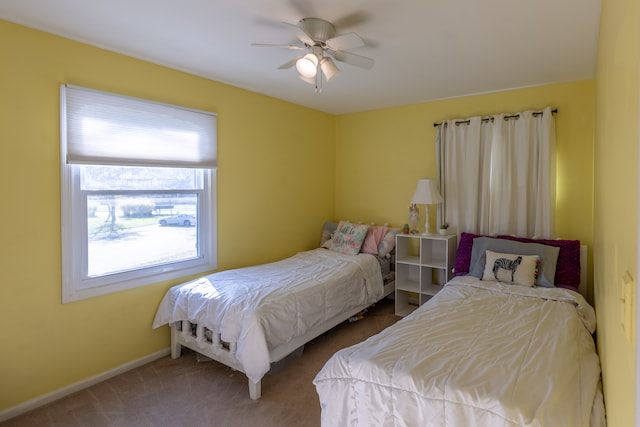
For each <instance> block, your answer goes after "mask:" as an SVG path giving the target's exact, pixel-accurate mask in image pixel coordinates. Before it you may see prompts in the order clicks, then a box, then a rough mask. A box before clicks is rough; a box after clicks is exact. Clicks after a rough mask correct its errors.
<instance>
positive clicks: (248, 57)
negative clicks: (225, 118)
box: [0, 0, 600, 114]
mask: <svg viewBox="0 0 640 427" xmlns="http://www.w3.org/2000/svg"><path fill="white" fill-rule="evenodd" d="M599 16H600V0H535V1H524V0H322V1H313V0H109V1H96V0H0V18H2V19H5V20H7V21H12V22H16V23H19V24H23V25H26V26H28V27H32V28H36V29H40V30H44V31H47V32H50V33H53V34H58V35H61V36H64V37H68V38H70V39H74V40H78V41H82V42H85V43H88V44H91V45H95V46H99V47H102V48H105V49H108V50H112V51H116V52H120V53H123V54H126V55H130V56H134V57H137V58H141V59H145V60H148V61H151V62H154V63H157V64H161V65H165V66H167V67H171V68H175V69H178V70H182V71H186V72H189V73H192V74H196V75H199V76H203V77H207V78H210V79H213V80H217V81H220V82H223V83H227V84H230V85H233V86H237V87H240V88H244V89H248V90H251V91H254V92H258V93H262V94H265V95H269V96H272V97H275V98H279V99H283V100H286V101H290V102H293V103H295V104H300V105H304V106H307V107H310V108H313V109H317V110H321V111H325V112H329V113H333V114H343V113H350V112H358V111H367V110H373V109H379V108H385V107H393V106H399V105H408V104H416V103H421V102H427V101H432V100H437V99H444V98H451V97H458V96H465V95H471V94H478V93H486V92H494V91H501V90H508V89H514V88H521V87H527V86H536V85H542V84H549V83H558V82H567V81H575V80H582V79H590V78H593V77H594V73H595V57H596V49H597V38H598V25H599ZM305 17H316V18H322V19H325V20H327V21H330V22H332V23H334V24H335V26H336V29H337V34H343V33H346V32H355V33H357V34H358V35H359V36H360V37H361V38H362V39H364V41H365V43H366V45H365V46H364V47H360V48H356V49H353V50H351V52H353V53H357V54H359V55H363V56H368V57H371V58H373V59H375V65H374V66H373V68H372V69H371V70H363V69H360V68H357V67H354V66H351V65H349V64H344V63H338V66H339V68H340V69H341V70H342V73H340V74H339V75H338V76H337V77H335V78H334V79H333V80H331V82H330V83H325V84H324V89H323V91H322V93H319V94H317V93H315V92H314V88H313V86H311V85H309V84H307V83H304V82H303V81H302V80H300V79H299V78H298V77H297V73H296V70H295V67H294V68H290V69H287V70H279V69H278V67H279V66H280V65H282V64H283V63H285V62H287V61H288V60H290V59H292V58H294V57H295V56H297V55H299V51H295V50H288V49H282V48H272V47H255V46H251V43H273V44H293V43H297V44H300V42H299V41H298V40H297V39H296V38H295V36H294V34H293V32H292V31H291V29H290V28H288V27H287V26H285V25H282V24H281V22H287V23H291V24H296V23H297V22H298V21H299V20H300V19H301V18H305Z"/></svg>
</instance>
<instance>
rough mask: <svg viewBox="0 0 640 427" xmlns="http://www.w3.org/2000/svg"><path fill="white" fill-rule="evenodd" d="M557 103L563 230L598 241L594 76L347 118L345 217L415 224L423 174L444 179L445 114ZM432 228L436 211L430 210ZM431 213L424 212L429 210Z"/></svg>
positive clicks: (342, 174) (340, 212) (341, 171)
mask: <svg viewBox="0 0 640 427" xmlns="http://www.w3.org/2000/svg"><path fill="white" fill-rule="evenodd" d="M546 106H551V107H553V108H557V109H558V111H559V113H558V114H556V116H555V117H556V136H557V153H558V154H557V156H558V158H557V171H558V186H557V224H556V229H557V235H558V236H559V237H563V238H567V239H580V240H581V241H582V242H583V243H584V244H586V245H589V246H590V245H591V243H592V237H593V236H592V233H593V232H592V221H593V217H592V206H593V196H592V195H593V184H592V183H593V143H594V142H593V120H594V108H595V107H594V82H593V81H592V80H587V81H579V82H573V83H565V84H556V85H548V86H541V87H535V88H528V89H521V90H512V91H506V92H498V93H492V94H486V95H478V96H469V97H464V98H455V99H448V100H444V101H438V102H429V103H424V104H418V105H409V106H405V107H399V108H391V109H385V110H377V111H370V112H364V113H356V114H349V115H343V116H339V117H338V118H337V138H336V150H337V153H336V154H337V156H336V181H337V183H338V186H337V188H336V215H337V219H349V220H352V221H363V222H377V223H385V222H387V223H390V224H393V225H396V226H401V225H402V224H404V223H406V222H408V207H409V201H410V200H411V196H412V195H413V191H414V190H415V186H416V182H417V180H418V178H421V177H432V178H437V173H436V159H435V137H436V128H435V127H434V126H433V123H434V122H441V121H442V120H443V119H454V118H465V117H470V116H477V115H480V116H484V115H490V114H494V113H503V112H518V111H524V110H529V109H543V108H544V107H546ZM430 214H431V215H430V216H431V217H432V219H431V226H432V227H435V226H436V225H435V224H436V219H435V217H436V209H435V208H433V209H430ZM421 215H423V213H421Z"/></svg>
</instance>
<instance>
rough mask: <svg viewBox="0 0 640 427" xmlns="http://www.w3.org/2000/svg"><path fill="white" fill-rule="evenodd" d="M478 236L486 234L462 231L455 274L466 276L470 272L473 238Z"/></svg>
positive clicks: (454, 266) (454, 268)
mask: <svg viewBox="0 0 640 427" xmlns="http://www.w3.org/2000/svg"><path fill="white" fill-rule="evenodd" d="M476 237H484V236H483V235H482V234H473V233H465V232H462V233H460V243H458V252H456V262H455V264H454V265H453V275H454V276H465V275H467V274H469V268H470V264H471V249H472V247H473V239H475V238H476ZM478 277H480V276H478Z"/></svg>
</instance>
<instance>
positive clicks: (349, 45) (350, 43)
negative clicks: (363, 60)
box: [326, 33, 364, 50]
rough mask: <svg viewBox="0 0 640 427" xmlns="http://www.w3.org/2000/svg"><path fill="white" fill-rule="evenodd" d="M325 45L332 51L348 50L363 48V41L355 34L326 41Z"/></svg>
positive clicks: (347, 34) (343, 35)
mask: <svg viewBox="0 0 640 427" xmlns="http://www.w3.org/2000/svg"><path fill="white" fill-rule="evenodd" d="M326 43H327V46H329V49H332V50H348V49H353V48H356V47H362V46H364V41H363V40H362V39H361V38H360V36H359V35H357V34H356V33H346V34H341V35H339V36H335V37H333V38H331V39H329V40H327V41H326Z"/></svg>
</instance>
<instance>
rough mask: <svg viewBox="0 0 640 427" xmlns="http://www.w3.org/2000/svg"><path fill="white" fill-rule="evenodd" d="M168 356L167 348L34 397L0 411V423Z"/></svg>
mask: <svg viewBox="0 0 640 427" xmlns="http://www.w3.org/2000/svg"><path fill="white" fill-rule="evenodd" d="M169 354H171V350H170V349H169V348H166V349H164V350H160V351H158V352H156V353H153V354H150V355H148V356H145V357H142V358H140V359H137V360H134V361H131V362H128V363H125V364H124V365H121V366H118V367H117V368H114V369H111V370H109V371H106V372H103V373H101V374H98V375H95V376H93V377H89V378H87V379H85V380H82V381H78V382H77V383H74V384H71V385H68V386H66V387H63V388H61V389H58V390H55V391H52V392H51V393H47V394H44V395H42V396H39V397H36V398H35V399H32V400H29V401H27V402H24V403H21V404H19V405H17V406H14V407H12V408H9V409H5V410H4V411H0V423H1V422H3V421H6V420H9V419H11V418H14V417H17V416H18V415H22V414H24V413H26V412H29V411H32V410H34V409H36V408H39V407H40V406H44V405H47V404H49V403H51V402H55V401H56V400H58V399H62V398H63V397H66V396H68V395H70V394H72V393H75V392H77V391H80V390H84V389H85V388H88V387H91V386H92V385H95V384H98V383H100V382H102V381H104V380H108V379H109V378H113V377H115V376H117V375H120V374H122V373H125V372H127V371H130V370H132V369H135V368H138V367H140V366H143V365H146V364H147V363H151V362H153V361H154V360H158V359H161V358H163V357H165V356H168V355H169Z"/></svg>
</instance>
